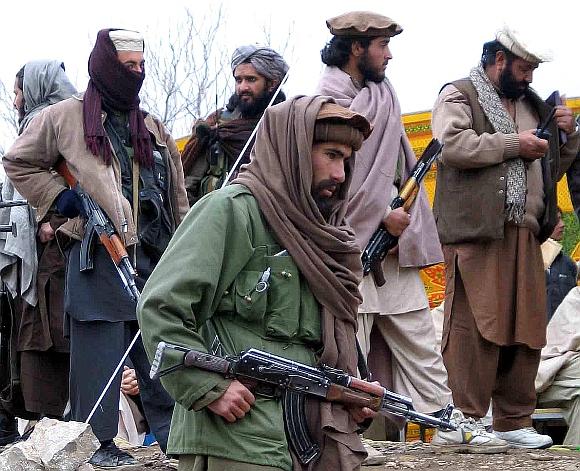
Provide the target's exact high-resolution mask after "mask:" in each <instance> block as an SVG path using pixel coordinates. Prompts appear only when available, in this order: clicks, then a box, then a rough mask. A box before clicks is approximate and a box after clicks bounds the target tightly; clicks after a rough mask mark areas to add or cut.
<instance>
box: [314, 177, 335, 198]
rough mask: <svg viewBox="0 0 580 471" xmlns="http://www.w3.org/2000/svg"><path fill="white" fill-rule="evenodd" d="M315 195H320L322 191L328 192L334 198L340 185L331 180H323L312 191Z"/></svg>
mask: <svg viewBox="0 0 580 471" xmlns="http://www.w3.org/2000/svg"><path fill="white" fill-rule="evenodd" d="M314 190H315V192H316V193H317V194H319V195H320V193H322V192H323V191H324V190H329V191H330V192H331V193H332V196H334V195H335V194H336V193H338V191H339V190H340V183H337V182H335V181H333V180H323V181H321V182H320V183H319V184H318V185H316V188H315V189H314Z"/></svg>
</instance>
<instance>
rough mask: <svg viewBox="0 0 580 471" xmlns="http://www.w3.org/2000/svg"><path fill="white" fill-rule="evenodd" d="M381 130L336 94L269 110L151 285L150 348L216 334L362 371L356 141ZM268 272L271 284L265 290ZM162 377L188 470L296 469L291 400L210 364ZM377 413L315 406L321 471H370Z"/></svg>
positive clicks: (201, 343) (230, 343)
mask: <svg viewBox="0 0 580 471" xmlns="http://www.w3.org/2000/svg"><path fill="white" fill-rule="evenodd" d="M369 132H370V126H369V124H368V122H367V121H366V120H365V119H364V118H363V117H362V116H361V115H359V114H357V113H354V112H351V111H349V110H347V109H345V108H342V107H341V106H338V105H336V104H334V103H332V102H330V100H329V98H325V97H301V98H294V99H292V100H289V101H286V102H284V103H281V104H279V105H276V106H273V107H272V108H270V109H268V110H267V111H266V113H265V116H264V123H263V126H261V127H260V130H259V131H258V134H257V136H256V144H255V146H254V150H253V151H252V155H251V161H250V163H249V164H248V165H247V166H245V168H243V169H242V171H241V172H240V174H239V176H238V178H237V179H236V180H235V181H234V182H233V184H231V185H228V186H227V187H225V188H224V189H222V190H219V191H215V192H212V193H210V194H209V195H207V196H206V197H204V198H202V199H201V200H200V201H199V202H198V203H197V204H196V205H195V206H194V207H193V208H192V209H191V211H190V212H189V214H188V215H187V218H186V219H185V221H184V222H183V224H182V225H181V226H180V228H179V229H178V231H177V232H176V233H175V236H174V238H173V239H172V241H171V243H170V245H169V247H168V249H167V251H166V253H165V255H164V256H163V259H162V261H161V262H160V264H159V265H158V266H157V268H156V269H155V271H154V272H153V274H152V275H151V278H150V279H149V281H148V283H147V285H146V287H145V290H144V291H143V296H142V298H141V302H140V307H139V309H138V316H139V321H140V323H141V327H142V329H143V339H144V343H145V346H146V349H147V351H148V353H149V355H150V358H152V357H153V355H154V354H155V349H156V347H157V345H158V343H159V342H160V341H165V342H170V343H175V344H178V345H183V346H186V347H189V348H192V349H196V350H200V351H208V350H209V348H210V344H212V343H214V342H213V340H214V335H216V336H217V338H218V339H219V341H220V342H221V346H222V353H223V354H226V355H228V354H229V355H231V354H238V353H240V352H241V351H242V350H245V349H247V348H249V347H260V348H261V349H263V350H265V351H268V352H271V353H274V354H276V355H280V356H283V357H285V358H289V359H292V360H296V361H300V362H304V363H307V364H310V365H313V364H316V363H317V362H320V363H324V364H327V365H329V366H332V367H337V368H341V369H344V370H346V371H349V372H350V373H351V374H352V373H355V371H356V364H357V353H356V348H355V331H356V310H357V306H358V304H359V302H360V296H359V293H358V289H357V286H358V283H359V281H360V275H361V262H360V252H359V250H358V247H357V245H356V241H355V238H354V236H353V233H352V230H351V229H350V227H349V226H348V225H347V224H346V223H345V220H344V216H345V212H346V205H347V195H348V188H349V184H350V179H351V175H352V169H353V166H356V165H358V162H357V163H356V165H355V162H354V160H355V157H354V154H353V152H354V151H356V150H358V149H359V148H360V146H361V144H362V142H363V140H364V138H365V137H366V136H368V134H369ZM268 270H269V272H268ZM264 273H269V276H267V280H268V281H267V282H268V285H269V286H268V288H267V290H265V291H261V292H257V291H256V283H258V281H260V279H262V278H263V276H264ZM167 366H168V365H163V364H162V365H161V368H162V369H163V368H164V367H167ZM162 382H163V384H164V386H165V387H166V388H167V390H168V391H169V392H170V393H171V395H172V396H173V397H174V398H175V400H176V406H175V412H174V415H173V421H172V424H171V435H170V443H169V452H171V453H174V454H178V455H180V463H179V469H180V470H189V471H191V470H194V469H195V470H196V471H197V470H209V471H218V470H223V469H236V470H244V471H245V470H257V469H259V470H264V471H266V470H268V471H273V470H291V469H292V458H291V452H290V451H289V450H288V443H287V440H286V436H285V433H284V425H283V418H282V407H281V401H280V400H279V399H276V398H265V397H261V396H259V395H254V394H253V392H252V391H251V390H249V389H247V388H246V387H245V386H244V385H242V384H241V383H240V382H238V381H235V380H234V381H232V380H231V379H227V378H224V377H223V376H220V375H218V374H215V373H210V372H206V371H201V370H197V369H186V370H180V371H177V372H174V373H172V374H169V375H167V376H164V377H163V378H162ZM369 413H370V410H367V409H362V410H357V411H354V412H352V413H351V414H349V413H348V412H347V411H346V410H345V409H344V408H343V407H341V406H336V405H335V406H331V405H330V404H329V403H324V402H318V401H313V402H312V403H310V405H309V413H308V414H307V415H308V418H309V420H310V423H309V429H310V433H311V435H312V436H313V438H314V439H315V440H316V441H317V442H318V443H319V444H320V445H321V446H322V448H323V450H322V456H321V457H320V459H319V460H318V461H317V463H316V464H315V466H314V469H316V470H330V469H332V470H353V469H358V465H359V464H360V462H361V461H362V459H363V458H364V448H363V447H362V444H361V442H360V439H359V438H358V435H357V434H356V430H357V429H358V425H357V422H358V421H361V420H363V419H364V417H368V416H369Z"/></svg>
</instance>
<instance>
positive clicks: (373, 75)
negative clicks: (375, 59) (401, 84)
mask: <svg viewBox="0 0 580 471" xmlns="http://www.w3.org/2000/svg"><path fill="white" fill-rule="evenodd" d="M358 69H359V70H360V72H361V74H362V75H363V78H364V79H365V81H369V82H375V83H381V82H382V81H383V80H385V71H384V70H382V69H381V70H380V71H379V70H375V69H373V68H372V67H371V66H370V64H369V55H368V50H367V51H365V53H364V54H363V55H362V56H361V57H360V59H359V61H358Z"/></svg>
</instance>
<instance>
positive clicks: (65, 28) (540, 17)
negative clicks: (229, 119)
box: [0, 0, 580, 148]
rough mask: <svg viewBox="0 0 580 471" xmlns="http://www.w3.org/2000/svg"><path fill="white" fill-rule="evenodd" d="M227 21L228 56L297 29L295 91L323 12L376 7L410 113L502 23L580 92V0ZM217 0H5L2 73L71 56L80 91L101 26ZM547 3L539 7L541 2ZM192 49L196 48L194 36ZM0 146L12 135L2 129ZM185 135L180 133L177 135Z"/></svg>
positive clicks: (276, 12) (392, 71)
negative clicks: (390, 25)
mask: <svg viewBox="0 0 580 471" xmlns="http://www.w3.org/2000/svg"><path fill="white" fill-rule="evenodd" d="M222 3H223V6H224V9H225V22H226V26H227V27H226V28H225V29H224V30H223V31H224V34H223V35H222V37H221V38H220V41H222V43H223V44H224V45H225V46H224V47H225V48H226V49H227V50H228V56H229V55H231V52H233V49H234V48H235V47H236V46H237V45H240V44H245V43H254V42H263V38H264V33H263V28H264V27H266V28H267V27H268V26H269V25H270V26H271V30H272V43H273V46H277V45H280V44H282V43H283V42H285V41H286V39H287V38H288V32H289V31H290V32H291V36H290V38H289V46H288V49H287V52H288V54H287V60H288V62H289V63H290V66H291V75H290V79H289V81H288V84H287V86H286V92H287V94H288V95H295V94H309V93H312V92H313V90H314V88H315V86H316V83H317V80H318V76H319V73H320V71H321V69H322V68H321V63H320V53H319V51H320V49H321V48H322V46H323V45H324V43H325V42H326V41H328V39H330V35H329V33H328V30H327V28H326V26H325V20H326V19H327V18H330V17H332V16H336V15H338V14H341V13H344V12H346V11H349V10H353V9H357V10H372V11H376V12H379V13H382V14H384V15H387V16H389V17H391V18H393V19H395V20H396V21H397V22H399V23H400V24H401V25H402V26H403V29H404V31H403V33H402V34H401V35H399V36H397V37H395V38H394V39H393V40H392V42H391V52H392V54H393V56H394V58H393V60H392V61H391V62H390V63H389V65H388V68H387V75H388V77H389V78H390V79H391V81H392V82H393V84H394V86H395V89H396V90H397V93H398V96H399V100H400V102H401V107H402V110H403V112H413V111H422V110H428V109H430V108H431V106H432V104H433V102H434V100H435V97H436V95H437V92H438V91H439V89H440V88H441V86H442V85H443V84H444V83H446V82H448V81H451V80H454V79H457V78H461V77H464V76H466V75H467V74H468V72H469V69H470V68H471V67H473V66H474V65H475V64H476V63H477V61H478V59H479V56H480V54H481V47H482V45H483V43H484V42H485V41H488V40H490V39H493V37H494V35H495V32H496V31H497V30H498V29H499V28H501V27H502V26H503V25H504V24H508V25H510V26H512V27H514V28H515V29H518V30H520V31H521V32H522V33H524V34H525V35H526V36H527V37H530V36H531V37H532V39H533V42H535V43H538V44H539V47H540V48H541V49H542V50H551V51H552V52H553V55H554V60H553V62H551V63H546V64H542V65H540V67H539V69H538V70H537V71H536V73H535V75H534V83H533V86H534V87H535V88H536V90H537V91H538V92H539V93H540V95H542V96H544V97H546V96H548V95H549V94H550V93H551V92H552V91H553V90H555V89H559V90H560V92H561V93H565V94H567V95H568V96H580V53H579V50H580V29H579V23H580V1H578V0H576V1H573V0H561V1H558V2H541V3H540V2H530V1H519V0H486V1H482V2H469V1H456V0H440V1H409V0H399V1H392V0H391V1H389V2H387V1H384V0H382V1H373V0H360V1H358V2H353V1H352V0H350V1H344V0H334V1H312V0H311V1H308V2H307V1H304V0H293V1H289V2H282V1H272V0H270V1H262V0H253V1H247V0H246V1H243V2H242V1H232V0H224V1H223V2H222ZM216 5H219V2H218V1H217V0H210V1H193V0H189V1H187V2H186V1H182V0H165V1H163V2H159V1H155V2H153V1H150V0H137V1H134V0H115V1H112V0H98V1H91V2H87V1H82V0H81V1H78V0H77V1H66V0H52V1H46V0H44V1H37V0H20V1H4V2H2V7H1V12H2V25H1V27H0V44H1V45H2V60H1V61H0V79H1V80H2V81H4V83H5V84H7V85H8V86H9V87H10V88H11V87H12V84H13V82H14V76H15V74H16V72H17V71H18V69H19V68H20V67H21V66H22V65H23V64H24V63H25V62H27V61H29V60H34V59H59V60H62V61H64V63H65V64H66V67H67V73H68V74H69V76H70V77H71V79H72V81H73V82H74V83H75V84H76V86H77V87H78V89H79V90H83V89H84V88H85V86H86V83H87V74H86V68H87V59H88V55H89V52H90V50H91V47H92V41H93V40H94V38H95V36H96V32H97V31H98V30H99V29H101V28H107V27H117V28H127V29H136V30H139V31H142V32H144V33H145V34H146V41H147V36H152V35H161V36H163V32H164V31H167V28H168V25H169V24H175V22H176V19H177V18H179V15H181V14H182V12H183V11H184V8H186V7H188V8H190V9H191V11H192V12H194V14H195V15H199V16H200V17H202V16H203V15H210V16H211V14H212V9H213V10H215V9H216V8H217V7H216ZM540 5H541V6H542V8H540ZM190 47H191V48H199V47H200V44H196V43H193V44H191V46H190ZM1 126H3V124H2V123H0V145H2V146H4V147H5V148H6V147H9V145H10V141H9V140H8V139H7V138H6V137H5V135H6V133H5V132H2V129H1ZM176 137H178V136H176Z"/></svg>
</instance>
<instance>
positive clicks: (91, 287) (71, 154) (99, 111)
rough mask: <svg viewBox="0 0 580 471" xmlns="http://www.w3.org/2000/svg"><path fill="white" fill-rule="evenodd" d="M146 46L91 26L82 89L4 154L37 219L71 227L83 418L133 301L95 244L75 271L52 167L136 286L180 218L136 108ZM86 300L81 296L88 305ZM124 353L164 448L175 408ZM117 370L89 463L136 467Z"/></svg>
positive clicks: (161, 139)
mask: <svg viewBox="0 0 580 471" xmlns="http://www.w3.org/2000/svg"><path fill="white" fill-rule="evenodd" d="M143 50H144V41H143V37H142V36H141V34H139V33H137V32H133V31H126V30H113V29H105V30H101V31H99V33H98V35H97V40H96V43H95V47H94V48H93V51H92V52H91V55H90V58H89V76H90V80H89V84H88V87H87V90H86V92H85V93H84V95H82V96H74V97H72V98H70V99H68V100H64V101H62V102H60V103H58V104H56V105H53V106H51V107H48V108H46V109H45V110H43V111H42V112H41V113H40V114H38V116H37V117H36V118H34V126H29V127H28V128H27V129H26V130H25V131H24V133H23V134H22V135H21V136H20V137H19V138H18V139H17V140H16V142H15V143H14V145H13V147H12V148H11V149H10V151H9V152H8V153H7V154H6V155H5V156H4V167H5V169H6V173H7V175H8V177H9V178H10V179H11V180H12V182H13V183H14V186H15V187H16V188H17V189H18V190H19V191H20V192H21V193H22V195H23V196H25V197H26V198H27V199H28V201H29V202H30V204H31V205H33V206H34V207H35V208H36V210H37V213H38V218H40V219H42V218H43V217H44V215H45V214H46V213H47V211H48V210H49V209H50V208H52V207H56V210H57V211H58V212H59V213H60V214H62V215H63V216H66V217H68V218H70V219H69V221H68V222H67V223H65V224H63V225H62V226H60V227H59V229H58V233H62V234H63V235H65V236H68V238H70V243H69V245H68V247H67V249H68V250H67V253H68V259H67V269H66V291H65V311H66V325H65V328H66V331H67V333H68V335H69V336H70V356H71V362H70V404H71V418H72V419H73V420H76V421H80V422H83V421H85V420H87V417H88V416H89V413H90V412H91V410H92V408H93V406H94V405H95V403H96V401H97V398H98V397H99V395H100V394H101V391H102V390H103V389H104V387H105V385H106V384H107V381H108V379H109V377H110V375H111V373H112V372H113V370H114V369H115V367H116V365H117V363H118V362H119V360H120V359H121V357H122V355H123V353H124V352H125V349H126V347H127V345H128V343H129V341H130V340H131V338H132V337H133V336H134V334H135V332H136V331H137V329H138V325H137V321H136V317H135V303H134V302H133V300H132V299H131V298H130V297H129V296H128V294H127V292H126V291H125V289H124V287H123V284H122V282H121V280H120V279H119V275H118V273H117V270H116V266H115V264H114V263H113V262H112V260H111V258H110V256H109V254H108V253H107V251H106V250H105V247H104V246H103V245H102V244H100V243H96V244H94V247H93V248H92V259H93V264H94V265H93V266H94V267H93V269H90V270H85V271H82V272H81V271H80V270H79V265H80V250H81V240H82V239H83V236H84V232H85V223H84V217H86V215H84V214H81V210H82V205H81V201H80V197H79V196H78V194H77V193H76V191H74V190H71V189H68V188H67V187H66V186H65V185H64V182H63V180H62V178H61V177H60V176H59V175H57V174H56V173H55V172H54V171H53V167H55V166H56V164H57V163H58V162H59V161H60V160H61V159H63V160H64V161H65V162H66V164H67V166H68V169H69V170H70V172H71V174H72V176H73V177H74V178H75V179H76V180H77V181H78V184H79V185H80V187H81V188H83V190H84V191H86V192H87V193H88V194H89V195H90V196H91V197H92V198H93V199H94V200H95V202H96V203H97V204H98V205H99V206H100V207H101V208H102V209H103V211H104V212H105V213H106V214H107V215H108V217H109V219H110V220H111V222H112V223H113V225H114V227H115V229H116V232H117V233H118V235H119V237H120V238H121V240H122V242H123V243H124V245H125V246H126V247H127V249H128V252H129V253H130V255H131V259H132V262H133V264H134V268H135V270H136V272H137V274H138V275H137V280H136V283H137V286H138V287H139V288H140V287H142V286H143V285H144V283H145V280H146V279H147V277H148V276H149V274H150V273H151V272H152V270H153V268H154V266H155V264H156V263H157V261H158V260H159V258H160V256H161V254H162V253H163V251H164V250H165V247H166V246H167V243H168V242H169V239H170V238H171V235H172V234H173V232H174V230H175V228H176V226H177V225H178V224H179V223H180V222H181V220H182V218H183V217H184V215H185V213H186V212H187V209H188V205H187V197H186V193H185V188H184V185H183V171H182V168H181V158H180V155H179V152H178V151H177V147H176V145H175V142H174V141H173V139H172V138H171V136H170V135H169V134H168V132H167V130H166V129H165V127H164V126H163V125H162V124H161V123H160V122H159V121H158V120H157V119H155V118H153V117H152V116H151V115H149V114H147V113H146V112H145V111H142V110H141V109H140V108H139V96H138V94H139V90H140V89H141V85H142V83H143V80H144V78H145V73H144V59H143ZM89 300H90V301H89ZM130 357H131V361H132V363H133V365H134V366H135V370H136V372H137V375H138V378H139V386H140V390H141V400H142V402H143V406H144V410H145V415H146V417H147V422H148V423H149V425H150V427H151V431H152V432H153V433H154V435H155V437H156V438H157V440H158V442H159V444H160V446H161V448H162V449H163V450H165V446H166V443H167V435H168V431H169V423H170V416H171V413H172V409H173V401H172V400H171V398H170V397H169V396H168V394H167V392H166V391H165V390H164V389H163V387H162V386H161V384H160V383H159V382H158V381H156V382H154V381H151V380H150V379H149V368H150V365H149V362H148V360H147V357H146V355H145V351H144V350H143V345H142V342H141V341H140V340H139V341H137V342H136V343H135V345H134V346H133V348H132V350H131V351H130ZM120 385H121V372H120V371H119V372H118V374H117V375H116V377H115V378H114V381H113V383H112V384H111V385H110V387H109V389H108V391H107V394H106V395H105V396H104V399H103V401H102V403H101V405H100V407H99V408H98V409H97V411H96V413H95V414H94V415H93V417H92V419H91V421H90V424H91V426H92V429H93V432H94V433H95V435H96V436H97V438H98V439H99V441H100V442H101V447H100V448H99V450H97V452H96V453H95V454H94V455H93V457H92V458H91V464H94V465H96V466H102V467H116V466H124V465H129V464H136V461H135V460H134V459H133V458H132V457H131V456H130V455H128V454H127V453H125V452H122V451H121V450H119V449H118V448H117V447H116V445H115V444H114V443H113V438H114V437H115V436H116V435H117V429H118V411H119V394H120Z"/></svg>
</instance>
